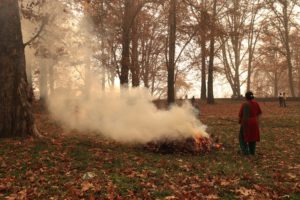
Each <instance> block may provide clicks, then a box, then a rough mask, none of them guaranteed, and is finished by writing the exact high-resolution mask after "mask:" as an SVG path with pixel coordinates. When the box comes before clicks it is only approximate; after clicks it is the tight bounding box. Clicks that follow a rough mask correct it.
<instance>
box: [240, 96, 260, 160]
mask: <svg viewBox="0 0 300 200" xmlns="http://www.w3.org/2000/svg"><path fill="white" fill-rule="evenodd" d="M245 97H246V102H245V103H243V104H242V106H241V108H240V112H239V123H240V124H241V126H240V134H239V142H240V148H241V151H242V153H243V154H244V155H248V154H249V153H250V154H251V155H255V149H256V142H259V141H260V132H259V125H258V117H259V116H260V115H261V114H262V111H261V109H260V106H259V104H258V103H257V102H256V101H255V100H254V95H253V93H252V92H251V91H248V92H246V94H245Z"/></svg>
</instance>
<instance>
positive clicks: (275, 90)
mask: <svg viewBox="0 0 300 200" xmlns="http://www.w3.org/2000/svg"><path fill="white" fill-rule="evenodd" d="M277 95H278V73H277V70H275V72H274V94H273V96H274V97H277Z"/></svg>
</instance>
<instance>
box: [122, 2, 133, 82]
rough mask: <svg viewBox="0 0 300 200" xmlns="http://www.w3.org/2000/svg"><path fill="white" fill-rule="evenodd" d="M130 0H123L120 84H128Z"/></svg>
mask: <svg viewBox="0 0 300 200" xmlns="http://www.w3.org/2000/svg"><path fill="white" fill-rule="evenodd" d="M131 6H132V0H125V10H124V17H123V22H122V58H121V76H120V83H121V86H123V87H127V86H128V82H129V80H128V75H129V65H130V57H129V56H130V55H129V54H130V11H131Z"/></svg>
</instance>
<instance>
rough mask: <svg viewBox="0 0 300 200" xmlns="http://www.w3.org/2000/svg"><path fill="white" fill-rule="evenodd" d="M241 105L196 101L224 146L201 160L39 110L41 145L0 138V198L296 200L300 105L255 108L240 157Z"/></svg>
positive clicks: (299, 176) (267, 104)
mask: <svg viewBox="0 0 300 200" xmlns="http://www.w3.org/2000/svg"><path fill="white" fill-rule="evenodd" d="M240 103H241V102H238V101H226V102H225V101H224V102H217V104H216V105H206V104H204V103H201V105H200V109H201V116H200V118H201V121H203V122H204V123H205V124H207V125H208V132H209V133H210V134H213V135H214V137H215V138H219V142H221V143H222V144H223V148H222V149H220V150H218V151H213V152H210V153H207V154H204V155H200V156H199V155H198V156H194V155H189V154H166V155H162V154H156V153H153V152H149V151H147V150H145V149H144V148H143V147H142V146H137V145H122V144H119V143H116V142H113V141H109V140H105V139H103V138H101V136H97V135H92V134H88V133H77V132H75V131H66V130H62V129H61V127H59V126H58V125H57V123H55V122H54V121H52V120H50V119H49V116H48V115H47V114H45V113H43V112H40V111H38V110H37V111H36V118H37V124H38V128H39V130H40V131H41V132H42V134H44V135H46V136H47V137H46V138H45V139H41V140H37V139H25V140H24V139H13V140H12V139H1V140H0V199H230V200H231V199H300V153H299V152H300V131H299V130H300V102H299V101H298V102H296V101H295V102H288V107H287V108H279V107H278V104H277V102H261V107H262V110H263V114H264V115H263V118H262V121H261V131H262V134H261V138H262V139H261V142H260V143H259V144H258V145H257V155H256V156H254V157H253V156H247V157H245V156H242V155H240V154H239V153H238V150H239V147H238V138H237V137H238V130H239V125H238V123H237V113H238V110H239V107H240Z"/></svg>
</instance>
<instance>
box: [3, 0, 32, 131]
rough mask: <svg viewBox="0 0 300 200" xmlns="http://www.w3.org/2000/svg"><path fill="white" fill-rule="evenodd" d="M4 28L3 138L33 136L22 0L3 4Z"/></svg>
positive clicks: (10, 0)
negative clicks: (23, 33) (22, 20)
mask: <svg viewBox="0 0 300 200" xmlns="http://www.w3.org/2000/svg"><path fill="white" fill-rule="evenodd" d="M0 24H1V29H0V113H1V115H0V137H15V136H26V135H32V134H34V133H35V128H34V118H33V114H32V110H31V104H30V103H29V101H28V95H29V87H28V83H27V78H26V69H25V54H24V46H23V38H22V32H21V23H20V15H19V6H18V0H1V3H0Z"/></svg>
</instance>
